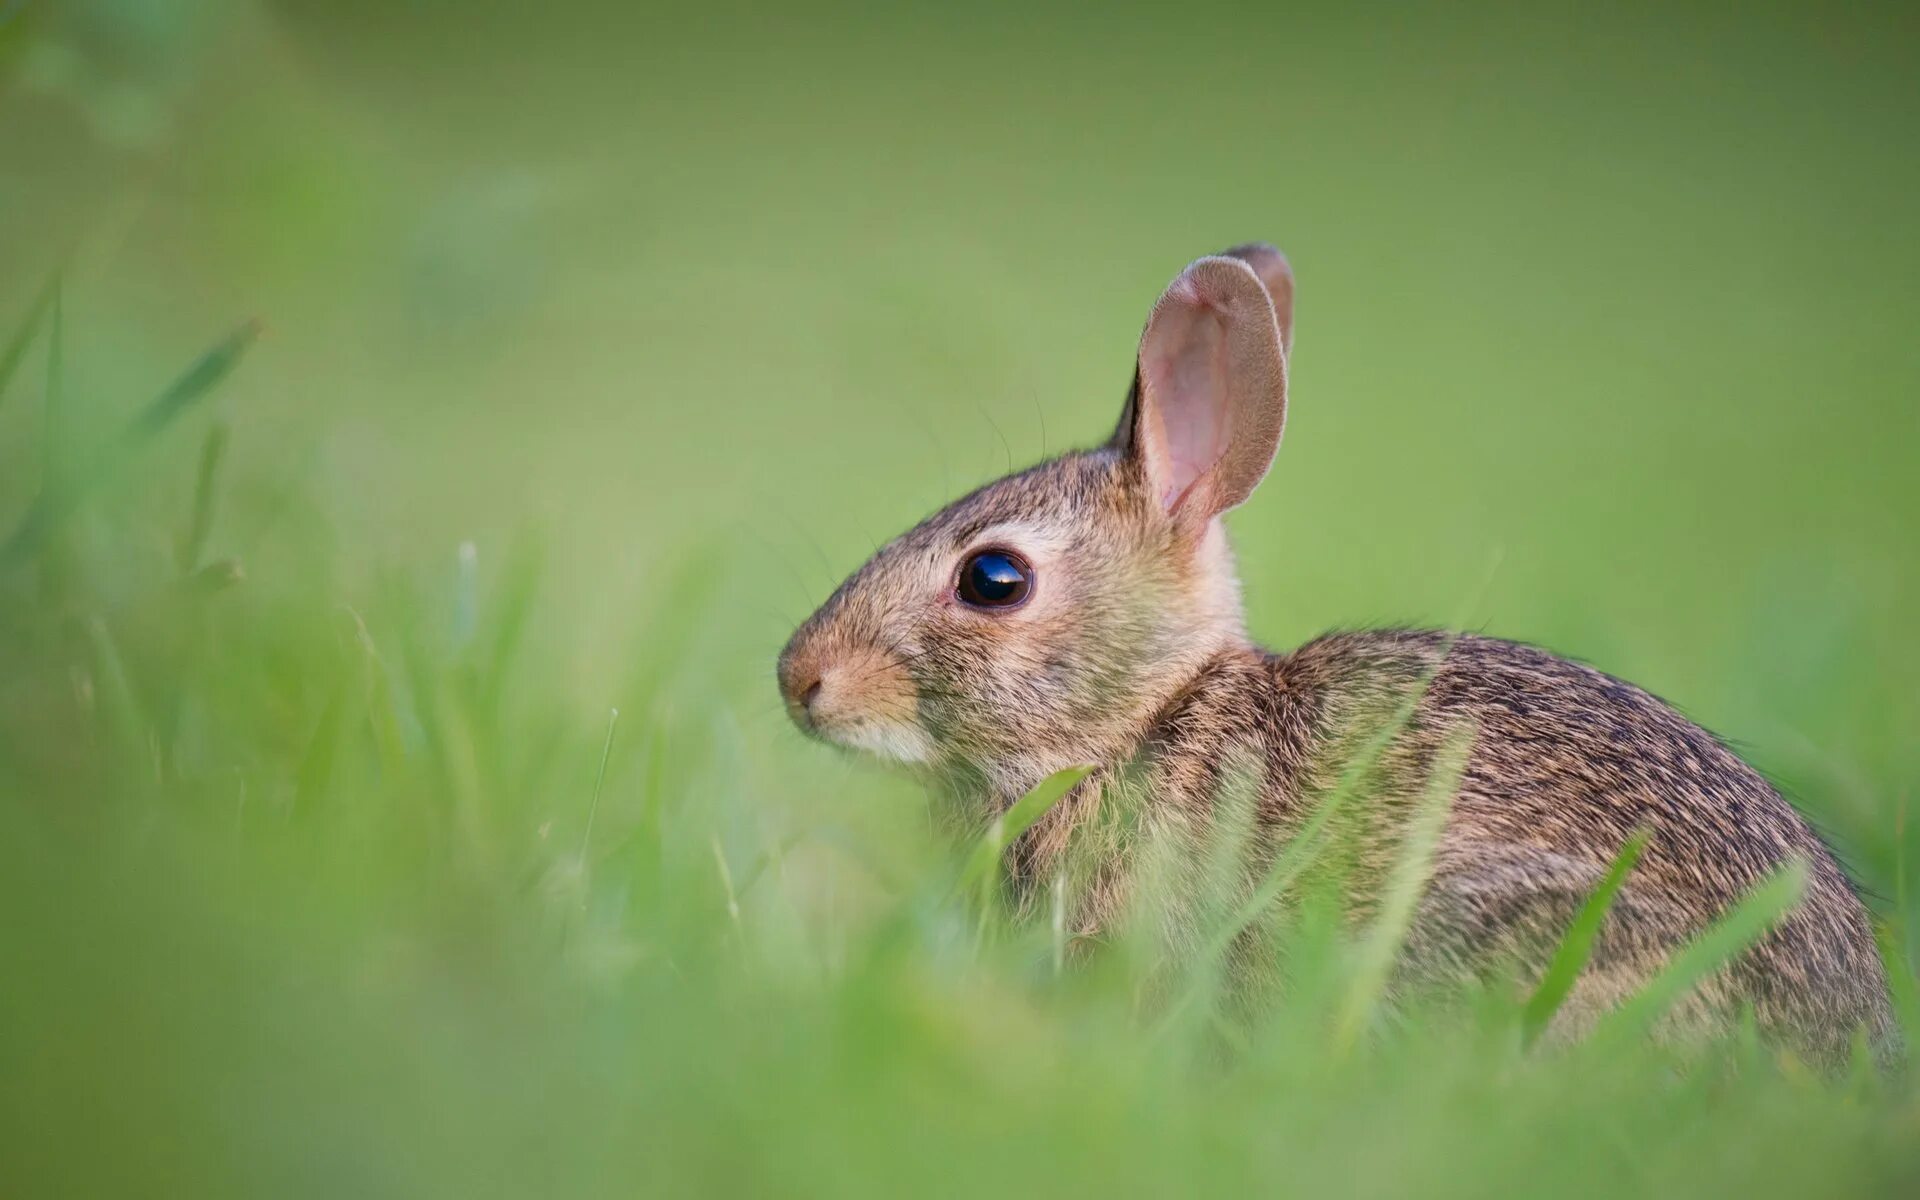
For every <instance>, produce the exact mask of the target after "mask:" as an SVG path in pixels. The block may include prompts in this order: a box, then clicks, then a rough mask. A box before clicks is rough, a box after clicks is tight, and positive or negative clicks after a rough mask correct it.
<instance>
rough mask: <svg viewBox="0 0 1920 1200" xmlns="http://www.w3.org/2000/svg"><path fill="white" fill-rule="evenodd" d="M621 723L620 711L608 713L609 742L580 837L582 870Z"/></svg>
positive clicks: (607, 742)
mask: <svg viewBox="0 0 1920 1200" xmlns="http://www.w3.org/2000/svg"><path fill="white" fill-rule="evenodd" d="M619 723H620V710H619V709H617V708H614V709H609V710H608V711H607V740H606V744H605V745H603V746H601V747H600V770H599V771H598V772H597V773H596V774H595V775H594V777H593V799H592V800H591V801H589V802H588V803H587V829H586V832H585V833H583V834H581V835H580V870H581V873H582V874H584V873H585V872H586V869H587V851H588V850H589V849H590V848H591V847H592V846H593V819H594V818H595V817H596V816H598V815H599V814H600V790H601V789H602V788H604V787H606V785H607V762H608V760H609V759H611V758H612V757H613V730H614V727H615V726H616V725H618V724H619Z"/></svg>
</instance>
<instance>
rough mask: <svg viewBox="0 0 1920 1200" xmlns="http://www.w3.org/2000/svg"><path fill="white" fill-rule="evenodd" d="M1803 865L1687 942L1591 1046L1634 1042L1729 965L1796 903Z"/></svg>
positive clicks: (1783, 872) (1765, 884)
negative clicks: (1710, 976) (1700, 983)
mask: <svg viewBox="0 0 1920 1200" xmlns="http://www.w3.org/2000/svg"><path fill="white" fill-rule="evenodd" d="M1806 890H1807V864H1806V861H1805V860H1804V859H1800V858H1793V859H1790V860H1788V862H1787V863H1786V865H1784V866H1782V867H1781V868H1780V869H1779V870H1778V871H1775V872H1774V873H1773V874H1772V875H1770V876H1768V877H1767V878H1766V879H1765V880H1763V881H1762V882H1761V883H1760V884H1759V885H1758V886H1757V887H1755V888H1754V889H1753V890H1752V891H1750V892H1748V893H1747V894H1746V896H1745V897H1743V898H1742V899H1741V901H1740V903H1738V904H1736V905H1734V906H1733V908H1732V909H1731V910H1729V911H1728V912H1727V913H1726V914H1725V915H1724V916H1722V917H1721V918H1720V919H1719V920H1718V921H1715V922H1714V923H1713V924H1712V925H1711V926H1709V927H1708V928H1707V930H1706V932H1704V933H1702V934H1701V935H1700V936H1699V937H1697V938H1695V939H1694V940H1693V941H1691V942H1689V943H1688V944H1687V945H1686V947H1685V948H1683V949H1682V950H1681V951H1680V952H1679V953H1678V954H1676V955H1674V957H1673V959H1672V960H1671V961H1670V962H1668V963H1667V965H1666V966H1665V967H1664V968H1662V969H1661V971H1660V973H1659V974H1657V975H1655V976H1654V977H1653V978H1652V979H1651V980H1650V981H1648V983H1647V985H1646V986H1645V987H1644V988H1641V989H1640V991H1639V992H1638V993H1637V994H1636V995H1634V996H1633V997H1632V998H1631V999H1629V1000H1628V1001H1627V1002H1626V1003H1625V1004H1622V1005H1621V1006H1620V1007H1619V1008H1618V1009H1616V1010H1615V1011H1614V1012H1613V1013H1612V1014H1610V1015H1609V1016H1608V1017H1607V1018H1606V1019H1605V1020H1604V1021H1603V1022H1602V1023H1601V1025H1600V1028H1599V1029H1597V1030H1595V1031H1594V1037H1593V1039H1592V1041H1593V1043H1594V1044H1597V1045H1605V1044H1617V1043H1618V1042H1620V1041H1623V1040H1632V1039H1639V1038H1643V1037H1645V1036H1646V1034H1647V1033H1648V1032H1649V1031H1650V1030H1651V1029H1652V1028H1653V1026H1654V1024H1655V1023H1656V1022H1658V1021H1659V1020H1660V1018H1661V1017H1663V1016H1665V1015H1666V1013H1667V1011H1668V1010H1669V1009H1671V1008H1672V1007H1673V1006H1674V1004H1676V1003H1678V1002H1679V1000H1680V998H1681V997H1682V996H1684V995H1685V994H1686V993H1687V992H1688V991H1689V990H1691V989H1692V988H1693V987H1694V986H1695V985H1696V984H1698V983H1699V982H1700V981H1701V980H1703V979H1705V978H1706V977H1707V976H1708V975H1711V974H1712V973H1713V972H1714V971H1716V970H1718V969H1720V968H1721V967H1722V966H1724V965H1725V964H1727V963H1728V962H1731V961H1732V960H1733V959H1734V958H1735V957H1737V956H1738V955H1739V954H1740V953H1741V952H1742V951H1744V950H1746V949H1747V947H1749V946H1751V945H1752V944H1753V943H1754V942H1755V941H1757V940H1758V939H1759V938H1760V937H1761V936H1762V935H1764V934H1765V933H1766V932H1767V930H1769V929H1771V928H1773V926H1774V924H1775V923H1776V922H1777V921H1779V920H1780V918H1781V917H1783V916H1785V915H1786V913H1787V911H1788V910H1789V909H1791V908H1792V907H1793V906H1794V905H1796V904H1798V903H1800V898H1801V897H1802V896H1804V895H1805V894H1806Z"/></svg>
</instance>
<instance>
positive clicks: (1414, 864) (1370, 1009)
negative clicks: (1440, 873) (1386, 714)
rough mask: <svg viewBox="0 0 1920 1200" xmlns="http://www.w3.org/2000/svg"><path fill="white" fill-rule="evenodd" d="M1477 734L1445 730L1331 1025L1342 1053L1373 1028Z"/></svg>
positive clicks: (1472, 730) (1460, 728)
mask: <svg viewBox="0 0 1920 1200" xmlns="http://www.w3.org/2000/svg"><path fill="white" fill-rule="evenodd" d="M1477 733H1478V730H1477V729H1476V728H1475V727H1474V726H1472V725H1468V724H1463V725H1459V726H1457V727H1455V728H1453V729H1451V730H1449V731H1448V732H1447V737H1446V740H1445V741H1443V742H1442V743H1441V744H1440V749H1439V752H1438V753H1436V754H1435V755H1434V763H1433V769H1432V770H1431V771H1430V772H1429V773H1428V776H1427V786H1426V788H1425V790H1424V792H1423V793H1422V795H1421V798H1420V807H1419V809H1418V810H1417V811H1416V812H1415V813H1414V815H1413V819H1412V820H1411V821H1409V822H1408V824H1407V832H1406V835H1405V839H1404V840H1403V841H1402V843H1401V849H1400V857H1399V859H1398V861H1396V862H1395V863H1394V867H1393V871H1392V873H1391V874H1390V875H1389V876H1388V878H1387V886H1386V891H1385V894H1384V895H1383V896H1382V897H1381V901H1380V913H1379V915H1378V916H1377V917H1376V918H1375V919H1374V922H1373V925H1372V927H1371V928H1370V929H1369V930H1368V931H1367V935H1366V937H1365V939H1364V940H1363V941H1362V942H1361V944H1360V954H1359V960H1358V963H1357V966H1356V969H1355V971H1354V975H1353V980H1352V983H1351V985H1350V986H1349V988H1348V990H1347V996H1346V1000H1345V1003H1344V1004H1343V1005H1342V1007H1341V1012H1340V1016H1339V1017H1338V1019H1337V1022H1336V1024H1335V1026H1334V1045H1335V1048H1336V1050H1338V1051H1340V1052H1342V1053H1344V1052H1345V1051H1347V1050H1349V1049H1351V1048H1352V1046H1353V1044H1354V1043H1355V1042H1356V1041H1358V1040H1359V1037H1360V1034H1361V1033H1362V1032H1363V1031H1365V1030H1366V1028H1367V1027H1368V1026H1369V1025H1370V1024H1372V1022H1373V1017H1374V1014H1375V1013H1376V1012H1377V1011H1378V1010H1379V1008H1380V1002H1381V999H1382V997H1384V996H1385V995H1386V990H1387V981H1388V980H1389V979H1390V978H1391V977H1392V974H1393V964H1394V961H1395V959H1397V958H1398V957H1399V954H1400V947H1401V946H1402V945H1403V944H1404V943H1405V942H1406V940H1407V930H1408V929H1410V928H1411V927H1412V925H1413V916H1414V912H1415V910H1416V909H1417V908H1418V906H1419V903H1420V897H1421V895H1422V894H1423V893H1424V892H1425V891H1426V887H1427V879H1428V877H1429V876H1430V875H1431V874H1432V872H1433V854H1434V851H1435V850H1436V849H1438V848H1439V845H1440V832H1441V830H1442V829H1443V828H1444V827H1445V825H1446V822H1447V814H1448V813H1449V812H1451V811H1452V809H1453V796H1454V793H1455V792H1456V791H1458V790H1459V787H1460V777H1461V776H1462V775H1464V774H1465V773H1466V769H1467V759H1468V757H1469V756H1470V755H1471V754H1472V752H1473V740H1474V737H1475V736H1476V735H1477Z"/></svg>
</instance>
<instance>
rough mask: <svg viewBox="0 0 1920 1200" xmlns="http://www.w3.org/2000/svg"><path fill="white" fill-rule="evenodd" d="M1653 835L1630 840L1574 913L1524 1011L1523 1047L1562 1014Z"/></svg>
mask: <svg viewBox="0 0 1920 1200" xmlns="http://www.w3.org/2000/svg"><path fill="white" fill-rule="evenodd" d="M1651 836H1652V831H1651V830H1648V829H1645V828H1642V829H1640V830H1638V831H1636V832H1635V833H1634V834H1633V836H1631V837H1629V838H1628V839H1627V840H1626V842H1625V843H1624V844H1623V845H1622V846H1621V847H1620V852H1619V853H1618V854H1616V855H1614V857H1613V862H1612V864H1611V865H1609V866H1608V867H1607V873H1606V875H1605V876H1603V877H1602V878H1601V880H1600V884H1599V886H1598V887H1596V888H1594V889H1593V894H1592V895H1590V896H1588V897H1587V900H1586V903H1584V904H1582V905H1581V906H1580V911H1579V912H1577V913H1575V914H1574V917H1573V923H1572V924H1571V925H1569V926H1567V932H1566V935H1565V936H1564V937H1562V938H1561V939H1560V945H1559V947H1558V948H1557V949H1555V950H1554V952H1553V958H1552V960H1551V961H1549V962H1548V963H1547V970H1546V973H1545V974H1544V975H1542V976H1541V977H1540V984H1539V986H1538V987H1536V988H1534V990H1533V995H1532V996H1530V997H1529V998H1528V999H1527V1005H1526V1008H1525V1009H1524V1010H1522V1012H1521V1016H1520V1040H1521V1044H1522V1045H1525V1046H1531V1045H1533V1043H1534V1041H1535V1040H1536V1039H1538V1038H1539V1036H1540V1035H1541V1033H1543V1032H1544V1031H1545V1030H1546V1028H1547V1025H1548V1023H1549V1022H1551V1021H1552V1020H1553V1015H1554V1014H1555V1013H1557V1012H1559V1011H1560V1005H1561V1004H1563V1003H1564V1002H1565V1001H1566V998H1567V994H1568V993H1569V992H1571V991H1573V982H1574V980H1575V979H1577V978H1579V976H1580V972H1581V971H1582V970H1584V969H1585V968H1586V965H1587V960H1588V959H1589V958H1591V957H1592V956H1593V942H1594V939H1595V938H1597V937H1598V936H1599V934H1600V923H1601V922H1602V921H1604V920H1606V917H1607V911H1608V910H1609V909H1611V908H1612V907H1613V901H1614V897H1616V896H1618V895H1619V894H1620V888H1621V886H1622V885H1623V884H1625V883H1626V881H1627V873H1628V872H1629V871H1631V870H1633V868H1634V866H1635V864H1637V863H1638V862H1639V861H1640V854H1641V852H1642V851H1644V850H1645V849H1646V848H1647V839H1648V838H1649V837H1651Z"/></svg>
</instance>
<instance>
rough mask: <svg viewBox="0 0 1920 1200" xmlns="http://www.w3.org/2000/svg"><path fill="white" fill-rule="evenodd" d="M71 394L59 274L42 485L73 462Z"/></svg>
mask: <svg viewBox="0 0 1920 1200" xmlns="http://www.w3.org/2000/svg"><path fill="white" fill-rule="evenodd" d="M66 397H67V318H66V304H65V295H64V288H63V286H62V284H61V282H60V279H59V277H58V276H56V277H55V278H54V282H53V301H52V304H51V305H50V307H49V319H48V324H47V387H46V396H45V398H44V399H43V401H42V402H41V411H42V412H43V413H44V414H45V416H44V419H43V420H42V421H41V423H40V469H41V475H40V478H41V480H42V481H43V482H42V484H41V486H42V487H47V486H50V484H53V483H58V482H59V481H60V479H61V478H62V477H63V476H64V475H65V473H66V470H67V468H68V466H69V464H68V463H67V461H66V451H67V447H66V445H65V438H66V434H65V423H66V419H67V414H66Z"/></svg>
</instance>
